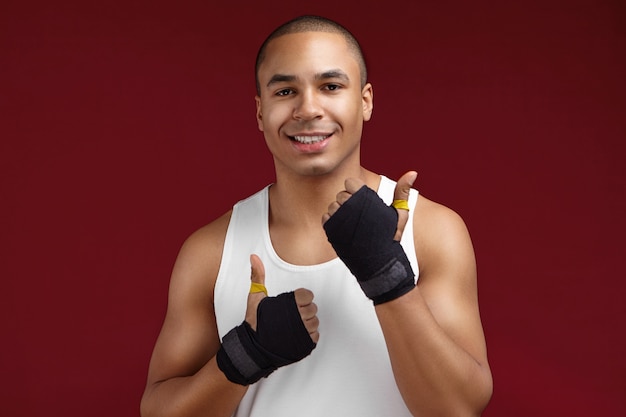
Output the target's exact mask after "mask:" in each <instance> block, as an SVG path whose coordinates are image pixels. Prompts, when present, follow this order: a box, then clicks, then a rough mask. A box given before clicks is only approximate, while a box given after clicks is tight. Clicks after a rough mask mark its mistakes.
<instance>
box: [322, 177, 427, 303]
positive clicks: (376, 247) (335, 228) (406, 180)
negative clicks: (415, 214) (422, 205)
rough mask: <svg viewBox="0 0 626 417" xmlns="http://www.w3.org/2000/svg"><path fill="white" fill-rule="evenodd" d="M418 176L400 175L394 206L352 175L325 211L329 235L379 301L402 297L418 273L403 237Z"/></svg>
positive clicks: (367, 292)
mask: <svg viewBox="0 0 626 417" xmlns="http://www.w3.org/2000/svg"><path fill="white" fill-rule="evenodd" d="M416 178H417V173H416V172H414V171H410V172H407V173H406V174H404V175H403V176H402V177H401V178H400V179H399V180H398V182H397V185H396V188H395V190H394V202H393V204H392V205H391V206H387V205H386V204H385V203H384V202H383V201H382V200H381V199H380V197H379V196H378V194H377V193H376V192H375V191H374V190H372V189H370V188H368V187H367V186H366V185H365V183H364V182H363V181H361V180H360V179H355V178H349V179H347V180H346V182H345V187H346V188H345V190H343V191H341V192H340V193H338V194H337V198H336V200H335V201H333V202H332V203H331V204H330V205H329V206H328V212H327V213H326V214H325V215H324V216H323V217H322V222H323V226H324V230H325V231H326V235H327V236H328V241H329V242H330V243H331V245H332V246H333V248H334V249H335V252H337V255H338V256H339V258H341V260H342V261H343V263H344V264H345V265H346V266H347V267H348V269H349V270H350V272H352V274H353V275H354V276H355V277H356V279H357V281H358V282H359V285H360V286H361V289H362V290H363V292H364V293H365V295H366V296H367V297H368V298H370V299H371V300H372V301H373V302H374V304H375V305H377V304H382V303H386V302H388V301H391V300H394V299H396V298H398V297H401V296H402V295H404V294H406V293H407V292H409V291H411V290H412V289H413V288H414V287H415V280H414V277H415V274H414V273H413V270H412V268H411V264H410V262H409V260H408V258H407V256H406V253H405V252H404V249H403V248H402V246H401V245H400V239H401V237H402V233H403V231H404V228H405V227H406V224H407V222H408V218H409V213H408V210H409V209H410V207H409V205H408V202H407V200H408V197H409V191H410V189H411V185H412V184H413V182H414V181H415V179H416Z"/></svg>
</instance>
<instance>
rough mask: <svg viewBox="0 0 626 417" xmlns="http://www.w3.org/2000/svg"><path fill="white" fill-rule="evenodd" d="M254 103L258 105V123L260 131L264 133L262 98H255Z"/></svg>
mask: <svg viewBox="0 0 626 417" xmlns="http://www.w3.org/2000/svg"><path fill="white" fill-rule="evenodd" d="M254 101H255V103H256V122H257V125H258V126H259V130H260V131H261V132H263V113H261V97H259V96H255V97H254Z"/></svg>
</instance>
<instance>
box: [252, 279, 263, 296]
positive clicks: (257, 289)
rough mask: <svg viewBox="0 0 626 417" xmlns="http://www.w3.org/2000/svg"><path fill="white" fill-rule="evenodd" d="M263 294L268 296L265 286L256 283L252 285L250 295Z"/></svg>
mask: <svg viewBox="0 0 626 417" xmlns="http://www.w3.org/2000/svg"><path fill="white" fill-rule="evenodd" d="M258 292H262V293H264V294H265V295H267V288H265V285H263V284H257V283H256V282H252V283H250V294H256V293H258Z"/></svg>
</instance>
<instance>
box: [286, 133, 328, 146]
mask: <svg viewBox="0 0 626 417" xmlns="http://www.w3.org/2000/svg"><path fill="white" fill-rule="evenodd" d="M292 137H293V139H294V140H296V141H298V142H300V143H305V144H310V143H315V142H319V141H322V140H324V139H326V138H327V137H328V135H326V136H292Z"/></svg>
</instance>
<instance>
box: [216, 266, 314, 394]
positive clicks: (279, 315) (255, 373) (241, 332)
mask: <svg viewBox="0 0 626 417" xmlns="http://www.w3.org/2000/svg"><path fill="white" fill-rule="evenodd" d="M250 264H251V269H252V272H251V276H250V284H251V285H250V294H249V295H248V301H247V303H248V305H247V309H246V319H245V320H244V322H243V323H242V324H240V325H239V326H236V327H235V328H233V329H232V330H231V331H229V332H228V333H227V334H226V335H224V337H223V339H222V346H221V347H220V349H219V351H218V352H217V365H218V366H219V368H220V369H221V370H222V372H224V375H226V377H227V378H228V379H229V380H230V381H231V382H234V383H237V384H240V385H249V384H252V383H255V382H256V381H258V380H259V379H261V378H264V377H267V376H269V375H270V374H271V373H272V372H274V371H275V370H276V369H278V368H279V367H281V366H285V365H289V364H292V363H294V362H297V361H300V360H302V359H304V358H305V357H307V356H308V355H309V354H310V353H311V352H312V351H313V349H315V346H316V344H317V341H318V339H319V333H318V331H317V328H318V325H319V320H318V319H317V315H316V314H317V306H316V305H315V303H313V293H312V292H311V291H309V290H307V289H304V288H300V289H297V290H295V291H291V292H286V293H282V294H279V295H277V296H268V295H267V290H266V289H265V268H264V266H263V262H261V259H260V258H259V257H258V256H257V255H252V256H250Z"/></svg>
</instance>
